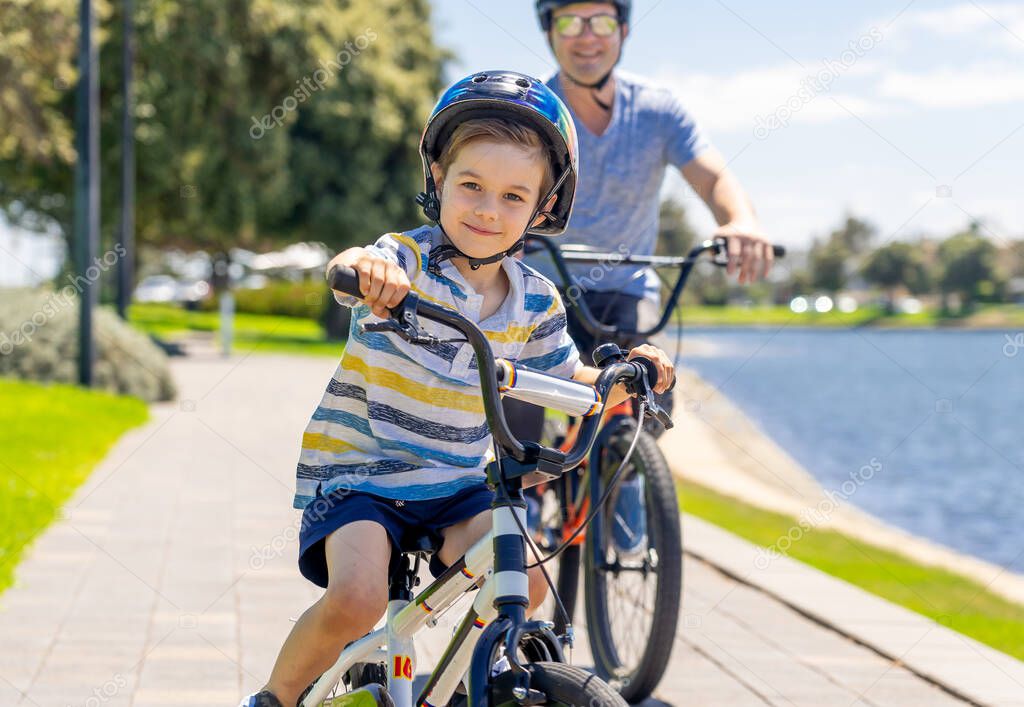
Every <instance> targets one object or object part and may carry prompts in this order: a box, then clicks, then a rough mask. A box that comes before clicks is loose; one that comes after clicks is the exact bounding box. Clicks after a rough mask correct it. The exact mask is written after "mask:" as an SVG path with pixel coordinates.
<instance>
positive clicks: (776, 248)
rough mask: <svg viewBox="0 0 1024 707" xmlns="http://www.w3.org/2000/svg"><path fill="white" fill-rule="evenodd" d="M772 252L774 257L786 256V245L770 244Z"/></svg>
mask: <svg viewBox="0 0 1024 707" xmlns="http://www.w3.org/2000/svg"><path fill="white" fill-rule="evenodd" d="M772 252H773V253H774V254H775V257H776V258H785V257H786V246H784V245H773V246H772Z"/></svg>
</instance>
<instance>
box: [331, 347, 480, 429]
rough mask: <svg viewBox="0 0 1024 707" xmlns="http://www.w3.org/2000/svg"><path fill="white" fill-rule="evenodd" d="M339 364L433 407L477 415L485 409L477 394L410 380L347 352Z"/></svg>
mask: <svg viewBox="0 0 1024 707" xmlns="http://www.w3.org/2000/svg"><path fill="white" fill-rule="evenodd" d="M341 367H342V368H344V369H346V370H349V371H354V372H356V373H359V374H360V375H362V377H363V378H364V379H365V380H366V382H367V383H369V384H372V385H379V386H381V387H382V388H388V389H390V390H393V391H395V392H396V393H401V394H402V395H404V396H406V397H408V398H412V399H414V400H419V401H420V402H421V403H426V404H428V405H430V406H432V407H440V408H449V409H451V410H462V411H463V412H475V413H478V414H479V413H483V411H484V404H483V401H482V400H481V399H480V396H479V395H467V394H466V393H458V392H456V391H454V390H447V389H446V388H434V387H431V386H429V385H424V384H423V382H422V381H414V380H410V379H409V378H406V377H405V376H402V375H399V374H398V373H395V372H394V371H391V370H388V369H387V368H380V367H378V366H371V365H369V364H367V363H366V361H364V360H363V359H361V358H359V357H357V356H353V355H352V354H351V353H349V352H348V351H346V352H345V355H344V356H342V358H341Z"/></svg>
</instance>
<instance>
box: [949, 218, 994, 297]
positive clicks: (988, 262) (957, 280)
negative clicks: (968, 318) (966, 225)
mask: <svg viewBox="0 0 1024 707" xmlns="http://www.w3.org/2000/svg"><path fill="white" fill-rule="evenodd" d="M939 263H940V266H941V273H942V274H941V276H940V280H939V286H940V287H941V289H942V294H943V300H944V301H945V299H946V296H948V295H949V294H951V293H956V294H958V295H959V296H960V304H961V309H970V307H971V305H972V304H973V303H974V301H975V300H976V299H977V298H978V296H979V295H980V294H983V293H984V291H985V290H992V291H994V290H995V289H996V283H997V276H996V248H995V246H994V245H992V243H991V242H989V241H988V240H987V239H985V238H983V237H981V236H980V235H978V232H977V229H971V230H968V231H965V232H962V233H957V234H955V235H953V236H951V237H949V238H947V239H946V240H945V241H943V242H942V244H941V245H940V246H939Z"/></svg>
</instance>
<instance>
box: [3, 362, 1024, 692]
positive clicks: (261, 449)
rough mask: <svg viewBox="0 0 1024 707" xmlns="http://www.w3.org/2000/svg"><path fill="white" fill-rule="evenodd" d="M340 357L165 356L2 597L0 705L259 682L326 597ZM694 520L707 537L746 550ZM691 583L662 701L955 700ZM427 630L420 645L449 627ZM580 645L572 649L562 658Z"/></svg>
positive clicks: (432, 649) (581, 656)
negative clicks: (298, 507) (317, 411)
mask: <svg viewBox="0 0 1024 707" xmlns="http://www.w3.org/2000/svg"><path fill="white" fill-rule="evenodd" d="M333 366H334V363H333V362H332V361H331V360H330V359H302V358H290V357H284V356H250V357H241V356H239V357H235V358H232V359H228V360H224V359H220V358H214V357H193V358H190V359H186V360H178V361H176V362H175V364H174V373H175V376H176V378H177V380H178V383H179V385H180V389H181V393H180V400H179V401H178V402H176V403H174V404H167V405H159V406H156V407H154V408H153V418H152V420H151V422H150V423H148V424H147V425H146V426H145V427H143V428H140V429H138V430H135V431H133V432H131V433H129V434H128V435H126V436H125V437H124V438H123V439H122V440H121V441H120V442H119V443H118V445H117V446H116V447H115V448H114V449H113V450H112V452H111V454H110V455H109V456H108V457H107V459H105V460H104V461H103V462H102V463H101V464H100V465H99V467H98V468H97V469H96V471H95V473H94V474H93V475H92V477H91V478H90V479H89V480H88V481H87V482H86V483H85V484H84V485H83V486H82V487H81V488H80V489H79V491H78V492H77V493H76V494H75V496H74V497H73V499H72V500H71V501H70V502H69V503H68V504H67V507H66V509H65V512H64V514H63V516H62V518H61V519H60V520H58V521H57V522H56V523H54V525H52V526H51V527H50V528H49V530H47V532H46V533H45V534H44V535H43V536H42V537H41V538H39V540H38V541H37V542H36V543H35V545H34V546H33V548H32V549H31V551H30V552H29V553H28V554H27V555H26V558H25V560H24V561H23V563H22V564H21V566H20V567H19V569H18V573H17V583H16V585H15V586H14V587H13V588H11V589H10V590H8V591H7V592H6V593H5V594H3V595H2V596H0V636H2V637H3V641H0V707H6V706H8V705H39V706H46V707H49V706H51V705H55V706H60V707H65V706H75V705H83V706H88V707H100V706H103V707H125V706H134V707H156V706H157V705H204V706H211V707H213V706H216V705H235V704H236V703H237V701H238V699H239V697H240V696H241V695H242V694H245V693H247V692H248V691H250V690H251V689H253V688H255V687H257V686H259V685H261V684H262V682H263V681H264V679H265V678H266V676H267V674H268V673H269V670H270V668H271V666H272V664H273V661H274V658H275V656H276V653H277V650H278V648H279V646H280V644H281V642H282V640H283V639H284V636H285V635H286V634H287V632H288V630H289V628H290V622H289V617H295V616H297V615H298V614H299V613H301V612H302V611H303V610H304V609H305V608H306V607H307V606H308V605H309V604H311V603H312V602H313V601H315V600H316V598H317V597H318V596H319V590H318V589H317V588H316V587H314V586H313V585H311V584H309V583H308V582H306V581H305V580H304V579H302V577H301V576H300V575H299V574H298V572H297V570H296V568H295V553H296V536H297V520H298V517H297V513H296V512H295V511H293V510H292V509H291V496H292V474H293V469H294V463H295V459H296V457H297V454H298V447H299V440H300V437H301V434H302V430H303V427H304V425H305V422H306V420H307V419H308V416H309V414H310V413H311V412H312V410H313V408H314V407H315V405H316V403H317V401H318V400H319V397H320V395H321V393H322V390H323V387H324V385H325V383H326V381H327V379H328V377H329V376H330V374H331V372H332V370H333ZM26 475H30V470H26ZM687 524H688V532H690V526H692V527H693V528H694V530H693V535H694V538H695V540H699V543H700V545H701V546H702V547H704V548H711V549H713V548H714V547H715V543H725V544H726V545H725V546H728V547H729V548H731V549H730V550H729V551H730V552H734V551H735V553H738V554H739V555H742V554H743V553H744V552H751V551H752V550H753V548H752V547H751V546H749V545H747V544H746V543H743V542H742V541H740V540H738V539H736V538H733V537H732V536H728V535H727V534H720V535H716V534H715V533H716V531H714V530H709V531H707V532H705V530H706V529H704V528H703V526H701V525H699V524H697V525H693V524H694V521H692V520H690V519H687ZM717 532H718V533H720V532H721V531H717ZM729 543H736V545H734V546H733V545H729ZM725 546H723V547H725ZM794 564H795V563H794ZM727 571H728V570H727ZM731 574H733V575H734V576H738V575H736V573H735V572H731ZM831 581H833V582H834V580H831ZM685 582H686V594H685V598H684V615H683V617H682V620H681V621H680V630H679V634H678V640H677V642H676V645H675V648H674V651H673V657H672V663H671V666H670V669H669V671H668V675H667V677H666V678H665V680H664V682H663V684H662V686H661V687H660V688H659V690H658V692H657V694H656V697H657V700H660V701H661V702H663V703H668V704H677V705H684V704H686V705H731V706H742V705H765V704H768V705H814V706H818V705H825V704H829V705H877V706H881V705H899V706H900V707H907V706H909V705H929V706H931V705H937V706H940V707H941V706H945V705H956V704H965V702H964V701H963V700H961V699H958V698H956V697H954V696H953V695H951V694H950V693H949V692H946V691H944V690H941V689H939V688H937V687H936V686H935V685H934V684H932V682H931V681H928V680H925V679H923V678H921V677H919V676H918V675H917V674H915V673H913V672H910V671H908V670H907V669H905V668H904V667H902V665H901V664H900V663H899V662H898V661H896V660H893V659H887V658H884V657H882V655H880V654H879V652H878V651H876V650H872V649H870V648H867V647H865V646H863V645H861V644H859V643H857V642H855V641H854V640H851V639H850V638H849V637H847V636H846V635H843V633H842V632H837V631H836V630H833V629H832V628H829V627H827V626H825V625H823V622H822V621H821V620H820V619H812V618H809V616H814V613H813V611H807V610H805V609H801V608H800V607H799V606H796V605H795V604H792V602H789V601H787V599H786V597H785V596H781V595H780V594H779V593H778V591H781V590H778V591H774V590H773V591H771V592H766V591H763V590H762V589H760V588H756V587H754V586H750V584H749V583H747V582H746V581H737V580H736V579H734V578H731V577H730V576H728V574H726V573H724V572H723V571H722V570H721V569H719V568H717V567H715V566H713V565H711V564H708V563H707V562H705V561H703V560H700V559H697V558H695V557H693V556H687V558H686V567H685ZM844 586H845V585H844ZM826 593H828V592H827V591H826ZM798 609H799V610H798ZM940 628H941V627H940ZM437 633H438V634H440V635H437V636H435V637H433V638H432V639H431V640H426V641H424V642H423V644H422V645H421V647H420V651H421V657H424V658H429V656H431V655H433V654H436V651H437V650H438V646H439V644H440V643H443V641H444V640H445V638H446V636H447V635H450V634H447V632H441V631H438V632H437ZM578 644H579V645H581V646H585V644H586V640H585V634H584V633H583V632H582V631H581V632H580V640H579V641H578ZM883 653H884V651H883ZM961 657H962V656H961ZM588 658H589V657H588V655H587V653H586V651H585V650H584V649H583V648H578V649H577V650H576V651H575V653H574V655H573V660H574V662H576V663H578V664H581V665H587V663H588ZM970 658H971V656H970V655H968V656H967V659H968V660H970ZM1020 694H1022V695H1024V687H1022V688H1021V693H1020ZM657 700H652V703H654V704H658V702H657ZM1005 704H1012V702H1011V701H1010V700H1007V701H1006V702H1005Z"/></svg>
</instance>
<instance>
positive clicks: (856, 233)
mask: <svg viewBox="0 0 1024 707" xmlns="http://www.w3.org/2000/svg"><path fill="white" fill-rule="evenodd" d="M876 232H877V231H876V229H875V227H874V226H872V225H871V224H870V223H868V222H867V221H862V220H860V219H858V218H856V217H854V216H849V215H848V216H847V217H846V220H845V221H844V222H843V225H842V226H840V227H839V228H838V229H836V230H835V231H832V233H831V235H830V236H829V241H830V242H839V243H841V244H842V245H843V247H844V248H845V249H846V250H847V251H848V252H850V253H851V254H853V255H858V256H859V255H863V254H864V253H865V252H867V250H868V248H869V247H870V246H871V241H872V240H874V238H875V234H876Z"/></svg>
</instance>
